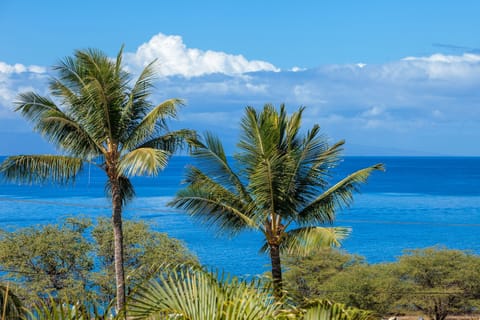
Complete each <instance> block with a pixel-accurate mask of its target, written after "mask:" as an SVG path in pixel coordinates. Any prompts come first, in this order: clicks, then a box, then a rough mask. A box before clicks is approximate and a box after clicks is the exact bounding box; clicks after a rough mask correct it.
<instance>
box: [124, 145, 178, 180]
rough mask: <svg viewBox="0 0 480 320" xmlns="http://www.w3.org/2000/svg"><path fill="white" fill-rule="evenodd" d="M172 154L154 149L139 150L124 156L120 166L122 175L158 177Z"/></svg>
mask: <svg viewBox="0 0 480 320" xmlns="http://www.w3.org/2000/svg"><path fill="white" fill-rule="evenodd" d="M169 157H170V153H168V152H166V151H163V150H158V149H153V148H138V149H135V150H132V151H130V152H129V153H127V154H126V155H124V156H123V157H122V158H121V159H120V162H119V164H118V170H119V173H120V174H121V175H124V176H127V177H133V176H142V175H153V176H155V175H158V173H159V172H160V171H161V170H163V169H164V168H165V167H166V166H167V163H168V159H169Z"/></svg>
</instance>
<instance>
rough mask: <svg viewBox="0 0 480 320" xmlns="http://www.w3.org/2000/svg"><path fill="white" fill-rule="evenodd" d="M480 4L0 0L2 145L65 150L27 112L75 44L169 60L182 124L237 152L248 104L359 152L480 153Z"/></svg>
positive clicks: (167, 83)
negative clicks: (27, 99) (181, 103)
mask: <svg viewBox="0 0 480 320" xmlns="http://www.w3.org/2000/svg"><path fill="white" fill-rule="evenodd" d="M479 14H480V1H474V0H472V1H466V0H458V1H429V0H424V1H418V0H417V1H412V0H402V1H380V0H378V1H369V0H365V1H354V0H352V1H346V0H345V1H342V0H340V1H307V0H306V1H283V0H277V1H267V0H264V1H258V0H257V1H250V0H243V1H207V0H204V1H193V0H192V1H186V0H177V1H143V0H137V1H120V0H117V1H108V0H105V1H94V0H83V1H53V0H43V1H34V0H31V1H27V0H0V28H1V30H2V32H0V154H1V155H10V154H30V153H51V152H57V151H56V150H55V149H53V148H52V146H50V145H49V144H48V143H46V142H45V141H44V140H43V139H42V138H41V137H40V136H39V135H38V134H37V133H34V132H33V131H32V128H31V125H30V124H29V123H27V122H26V121H25V120H24V119H22V118H21V116H20V115H19V114H16V113H15V112H14V111H13V109H14V102H15V100H16V97H17V96H18V94H19V93H21V92H25V91H35V92H38V93H40V94H42V95H48V94H49V93H48V87H47V81H48V79H50V78H51V77H55V76H56V75H55V72H54V71H53V70H52V66H54V65H55V64H57V63H58V62H59V61H60V60H61V59H63V58H64V57H67V56H70V55H72V54H73V52H74V50H76V49H85V48H97V49H100V50H102V51H104V52H105V53H106V54H108V55H109V56H111V57H115V56H116V54H117V53H118V51H119V49H120V47H121V46H122V45H124V46H125V53H124V58H125V59H124V61H125V68H126V69H127V70H129V71H130V72H131V73H132V74H133V75H136V74H138V72H139V71H140V70H141V69H142V68H143V67H144V66H145V65H146V64H147V63H149V62H151V61H153V60H155V59H156V61H157V63H156V69H157V73H158V79H157V81H156V83H155V85H156V88H155V91H154V94H153V95H152V101H153V102H161V101H163V100H165V99H169V98H173V97H176V98H182V99H184V100H185V101H186V106H185V108H182V110H181V112H180V115H179V119H178V120H176V121H175V122H173V123H171V127H172V128H184V127H185V128H193V129H196V130H198V131H199V132H203V131H205V130H208V131H211V132H214V133H216V134H217V135H219V136H220V137H221V138H222V140H223V141H224V144H225V146H226V149H227V151H228V152H229V153H232V152H234V151H235V144H236V142H237V140H238V134H239V120H240V118H241V117H242V115H243V112H244V108H245V107H246V106H253V107H256V108H261V107H262V106H263V105H264V104H266V103H272V104H274V105H277V106H278V105H280V104H281V103H285V105H286V106H287V109H288V110H289V111H290V112H293V111H296V110H297V109H298V108H299V107H300V106H305V107H306V110H305V113H304V121H303V127H304V128H305V130H308V129H309V128H311V127H312V126H313V125H314V124H319V125H320V127H321V128H322V132H323V133H324V134H325V136H327V137H328V139H329V140H330V141H331V142H332V143H333V142H336V141H338V140H341V139H345V140H346V145H345V154H346V155H365V156H366V155H406V156H480V147H479V143H478V142H479V141H480V128H479V127H478V123H479V121H480V37H479V34H478V30H480V19H478V16H479Z"/></svg>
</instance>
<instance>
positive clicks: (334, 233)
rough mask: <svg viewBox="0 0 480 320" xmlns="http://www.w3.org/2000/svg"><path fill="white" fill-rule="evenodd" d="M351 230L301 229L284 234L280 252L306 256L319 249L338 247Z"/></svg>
mask: <svg viewBox="0 0 480 320" xmlns="http://www.w3.org/2000/svg"><path fill="white" fill-rule="evenodd" d="M350 231H351V229H350V228H345V227H303V228H298V229H293V230H290V231H288V232H287V233H286V235H285V238H284V240H283V243H282V246H281V250H282V252H283V253H286V254H289V255H294V256H306V255H308V254H310V253H311V252H312V251H314V250H316V249H318V248H321V247H339V246H341V241H342V240H343V239H345V238H346V237H348V235H349V234H350Z"/></svg>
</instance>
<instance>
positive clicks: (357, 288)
mask: <svg viewBox="0 0 480 320" xmlns="http://www.w3.org/2000/svg"><path fill="white" fill-rule="evenodd" d="M322 289H323V290H324V291H323V293H322V296H324V297H326V298H327V299H332V300H334V301H338V302H341V303H345V304H346V305H349V306H352V307H356V308H360V309H365V310H373V311H375V312H377V313H379V314H389V313H396V312H398V309H397V306H398V300H399V299H400V298H401V297H402V296H403V294H405V293H407V291H406V290H405V288H404V286H403V284H402V283H401V282H400V280H399V279H398V278H397V277H395V276H394V275H393V270H392V266H391V265H389V264H380V265H355V266H351V267H349V268H347V269H345V270H343V271H342V272H339V273H338V274H337V275H335V276H333V277H332V278H330V279H328V280H327V281H326V282H325V283H324V284H323V286H322Z"/></svg>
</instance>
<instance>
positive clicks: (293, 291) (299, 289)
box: [285, 248, 364, 303]
mask: <svg viewBox="0 0 480 320" xmlns="http://www.w3.org/2000/svg"><path fill="white" fill-rule="evenodd" d="M362 263H364V258H363V257H360V256H356V255H351V254H348V253H346V252H343V251H340V250H338V249H333V248H319V249H317V250H315V251H313V252H311V254H309V255H307V256H286V259H285V266H286V273H285V280H286V281H285V282H286V290H287V291H288V292H289V295H290V296H292V297H295V300H296V301H297V302H298V303H301V302H303V301H304V300H309V299H316V298H318V297H319V296H320V295H321V293H323V292H324V289H323V284H324V283H325V282H326V281H327V280H328V279H329V278H331V277H333V276H334V275H337V274H338V273H339V272H342V271H344V270H345V269H347V268H349V267H351V266H353V265H358V264H362Z"/></svg>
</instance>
